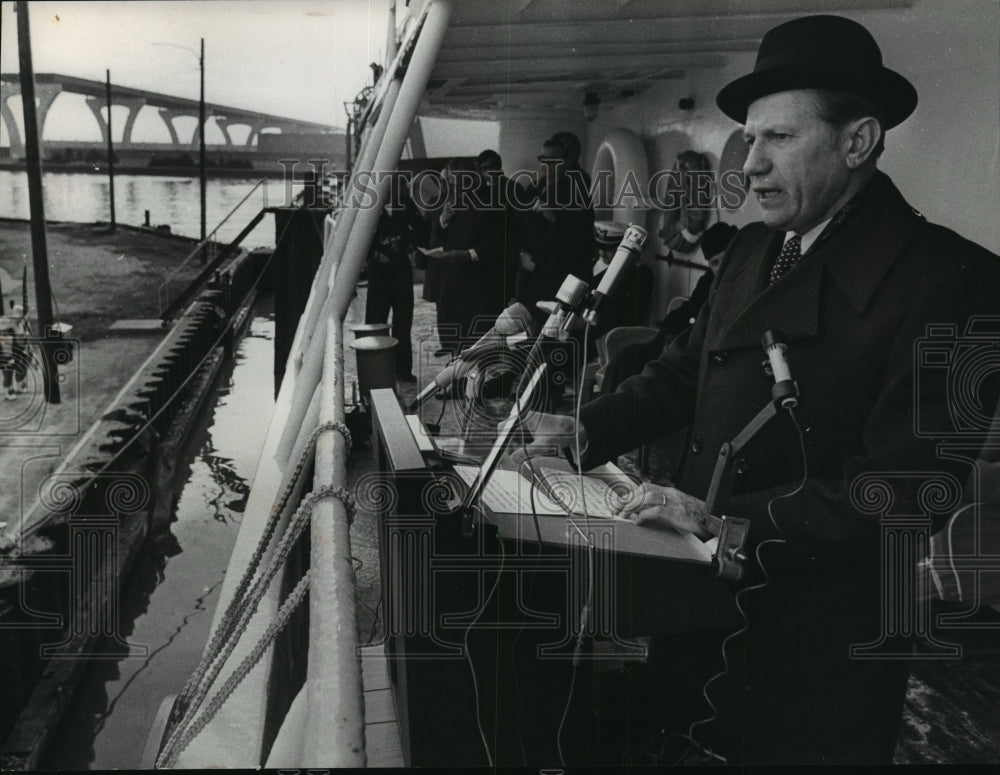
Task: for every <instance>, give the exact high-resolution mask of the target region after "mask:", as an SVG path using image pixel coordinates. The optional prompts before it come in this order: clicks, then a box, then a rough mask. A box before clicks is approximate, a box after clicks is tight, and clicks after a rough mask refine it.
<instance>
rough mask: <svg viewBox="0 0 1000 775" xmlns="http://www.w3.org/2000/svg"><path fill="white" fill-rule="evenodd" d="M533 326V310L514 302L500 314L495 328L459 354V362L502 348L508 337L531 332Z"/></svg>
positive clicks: (494, 325)
mask: <svg viewBox="0 0 1000 775" xmlns="http://www.w3.org/2000/svg"><path fill="white" fill-rule="evenodd" d="M533 324H534V321H533V319H532V316H531V310H529V309H528V308H527V307H525V306H524V305H523V304H521V302H514V303H513V304H511V305H510V306H509V307H507V309H505V310H504V311H503V312H501V313H500V315H499V316H498V317H497V319H496V322H495V323H494V324H493V328H491V329H490V330H489V331H487V332H486V333H485V334H483V335H482V336H481V337H480V338H479V341H478V342H476V343H475V344H474V345H471V346H469V347H467V348H465V349H464V350H462V352H460V353H459V354H458V357H459V360H463V361H465V360H469V359H475V358H478V357H479V356H481V355H482V354H483V353H485V352H489V351H490V350H494V349H496V348H497V347H501V346H502V345H503V343H504V339H505V338H506V337H508V336H513V335H514V334H520V333H523V332H525V331H531V328H532V325H533Z"/></svg>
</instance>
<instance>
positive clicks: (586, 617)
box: [556, 323, 596, 767]
mask: <svg viewBox="0 0 1000 775" xmlns="http://www.w3.org/2000/svg"><path fill="white" fill-rule="evenodd" d="M589 336H590V324H589V323H587V324H586V325H585V326H584V328H583V351H582V353H583V357H582V358H581V359H580V360H581V363H582V366H581V369H580V382H579V384H578V385H577V388H576V406H575V409H574V413H573V420H574V426H573V427H574V429H575V430H577V431H578V429H579V427H580V408H581V406H582V404H583V383H584V380H585V379H586V374H587V345H588V344H589ZM574 437H575V438H574V439H573V441H574V446H575V447H576V466H575V467H576V475H577V482H578V484H579V485H580V506H581V510H582V511H583V519H584V523H585V524H586V525H588V526H589V524H590V516H589V512H588V510H587V493H586V487H585V486H584V482H583V468H582V455H581V454H580V453H581V448H580V434H579V432H576V433H574ZM566 518H567V520H568V521H569V523H570V524H571V525H572V526H573V528H574V529H575V530H576V532H577V533H579V534H580V537H581V538H582V539H583V541H584V543H585V544H586V545H587V597H586V599H585V601H584V604H583V608H582V609H581V611H580V629H579V632H578V633H577V637H576V645H575V646H574V647H573V667H572V673H571V677H570V683H569V691H568V692H567V695H566V705H565V707H564V708H563V715H562V718H561V719H560V720H559V728H558V729H557V730H556V749H557V750H558V752H559V764H560V765H561V766H563V767H565V766H566V759H565V757H564V756H563V750H562V733H563V728H564V727H565V725H566V719H567V718H568V716H569V709H570V705H571V704H572V702H573V690H574V689H575V688H576V676H577V673H578V672H579V669H580V662H581V658H582V656H583V643H584V639H585V637H586V633H587V625H588V624H589V623H590V608H591V606H592V605H593V602H594V554H595V552H596V549H595V547H594V542H593V540H592V539H591V538H590V536H589V535H587V534H586V533H584V532H583V531H582V530H581V529H580V526H579V525H578V524H577V523H576V520H575V519H574V518H573V515H572V514H567V517H566ZM572 582H573V579H572V578H570V579H569V583H571V584H572Z"/></svg>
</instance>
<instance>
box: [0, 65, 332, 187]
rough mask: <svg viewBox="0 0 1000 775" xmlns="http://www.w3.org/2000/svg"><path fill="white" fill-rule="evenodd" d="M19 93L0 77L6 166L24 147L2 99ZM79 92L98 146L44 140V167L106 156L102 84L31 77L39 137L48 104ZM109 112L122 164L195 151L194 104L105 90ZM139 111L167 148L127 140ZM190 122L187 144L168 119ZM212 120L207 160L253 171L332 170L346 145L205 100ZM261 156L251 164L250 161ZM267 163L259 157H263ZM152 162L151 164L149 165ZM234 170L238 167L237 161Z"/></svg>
mask: <svg viewBox="0 0 1000 775" xmlns="http://www.w3.org/2000/svg"><path fill="white" fill-rule="evenodd" d="M20 93H21V86H20V81H19V76H18V75H17V74H16V73H13V74H12V73H3V74H0V116H2V119H3V122H4V125H5V127H6V129H7V132H8V137H9V138H10V158H11V159H12V160H14V161H20V160H23V159H24V157H25V149H24V141H23V139H22V138H21V132H20V129H19V128H18V125H17V122H16V120H15V117H14V112H13V111H12V110H11V108H10V106H9V105H8V100H10V99H11V98H12V97H16V96H18V95H20ZM64 93H65V94H82V95H84V96H85V97H86V98H87V99H86V104H87V106H88V107H89V108H90V110H91V112H92V113H93V115H94V120H95V121H96V122H97V125H98V127H99V128H100V131H101V140H102V141H101V142H100V143H97V142H93V143H91V142H76V141H70V142H67V141H45V142H44V156H45V158H46V160H47V161H50V162H51V161H55V162H57V163H58V162H69V163H71V162H74V161H76V162H81V161H84V162H85V161H88V160H93V159H96V158H97V156H98V155H99V154H101V153H106V148H107V142H108V121H107V118H106V116H105V113H103V112H102V109H106V107H107V86H106V84H105V83H104V82H103V81H95V80H91V79H89V78H77V77H75V76H71V75H63V74H61V73H36V74H35V96H36V100H37V102H38V124H39V136H40V137H42V138H44V132H45V120H46V118H47V116H48V113H49V111H50V109H51V108H52V104H53V102H55V100H56V98H57V97H58V96H59V95H60V94H64ZM111 104H112V106H121V107H124V108H125V109H126V110H127V111H128V114H127V116H126V118H125V123H124V127H123V130H122V137H121V140H119V141H116V142H115V144H114V147H115V152H116V154H122V155H123V156H124V161H125V163H126V164H129V163H132V164H133V165H135V166H145V165H149V164H150V162H151V161H153V160H154V159H156V158H157V155H159V156H160V157H161V158H162V159H171V158H174V159H177V158H184V152H186V151H191V150H193V149H197V148H198V145H199V137H198V119H199V102H198V100H193V99H188V98H186V97H177V96H174V95H171V94H162V93H159V92H152V91H147V90H145V89H135V88H131V87H128V86H118V85H115V84H112V88H111ZM144 108H151V109H154V110H157V111H158V113H159V116H160V118H161V119H162V120H163V123H164V124H165V125H166V127H167V131H168V132H169V134H170V142H169V143H144V142H138V143H137V142H134V141H133V139H132V131H133V128H134V126H135V121H136V118H137V117H138V116H139V112H140V111H141V110H143V109H144ZM182 117H188V118H194V120H195V129H194V131H193V132H192V136H191V138H190V140H186V139H182V138H181V136H180V134H179V133H178V131H177V126H176V125H175V123H174V120H175V119H177V118H182ZM210 120H214V122H215V125H216V126H217V127H218V128H219V130H220V131H221V132H222V136H223V138H224V143H216V144H211V145H209V147H208V150H209V152H210V154H212V155H213V156H215V157H216V158H217V159H227V160H232V159H236V160H239V162H241V163H242V164H243V165H244V166H251V165H253V166H257V164H258V163H259V162H265V161H266V162H270V164H271V166H274V165H276V164H277V159H278V158H298V159H302V160H305V159H326V160H328V161H329V162H330V163H331V164H332V165H333V166H334V167H338V166H341V165H338V162H340V161H342V160H343V157H344V153H345V149H346V145H345V142H346V141H345V139H344V130H342V129H337V128H335V127H333V126H332V125H329V124H320V123H315V122H312V121H301V120H298V119H293V118H286V117H284V116H275V115H271V114H268V113H260V112H257V111H252V110H245V109H243V108H236V107H232V106H228V105H220V104H217V103H213V102H206V103H205V122H206V124H207V123H208V122H209V121H210ZM234 126H246V127H248V128H249V132H248V134H247V136H246V140H245V141H244V142H242V143H235V142H234V141H233V137H232V135H231V134H230V128H231V127H234ZM257 156H260V157H261V158H260V159H258V160H256V161H251V160H254V157H257ZM265 157H267V158H265ZM154 163H155V162H154ZM235 166H239V163H237V164H236V165H235Z"/></svg>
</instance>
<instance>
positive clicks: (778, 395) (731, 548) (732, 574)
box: [705, 331, 799, 581]
mask: <svg viewBox="0 0 1000 775" xmlns="http://www.w3.org/2000/svg"><path fill="white" fill-rule="evenodd" d="M763 344H764V349H765V350H767V349H769V348H770V347H774V346H778V345H777V339H776V337H775V335H774V334H772V332H771V331H767V332H765V333H764V336H763ZM781 346H783V345H781ZM798 396H799V388H798V385H796V384H795V382H794V381H793V380H791V379H790V378H789V379H782V380H780V381H778V382H775V383H774V384H773V385H772V386H771V400H770V401H769V402H768V403H767V404H765V405H764V407H763V408H762V409H761V410H760V411H759V412H757V415H756V416H755V417H754V418H753V419H752V420H750V422H748V423H747V424H746V426H745V427H744V428H743V430H741V431H740V432H739V433H738V434H736V436H735V437H733V440H732V441H728V442H725V443H724V444H723V445H722V447H720V449H719V455H718V457H717V458H716V459H715V470H714V471H713V472H712V481H711V483H710V484H709V485H708V495H707V496H706V497H705V527H706V528H707V529H708V530H709V532H711V533H712V534H713V535H716V536H718V537H719V545H718V547H717V548H716V550H715V562H716V566H717V575H718V576H721V577H723V578H726V579H731V580H733V581H736V580H739V579H740V578H742V577H743V563H744V562H745V561H746V554H745V553H744V549H745V547H746V542H747V536H748V534H749V532H750V521H749V520H747V519H743V518H740V517H729V516H726V515H724V514H723V515H721V516H719V514H720V512H723V511H725V510H726V508H727V507H728V504H729V496H730V494H731V492H732V488H733V466H734V464H735V460H736V457H737V456H738V455H739V454H740V452H742V451H743V448H744V447H745V446H746V445H747V444H749V443H750V441H751V439H753V437H754V436H756V435H757V434H758V433H759V432H760V431H761V430H762V429H763V428H764V426H765V425H767V424H768V423H769V422H770V421H771V420H772V419H773V418H774V417H775V416H776V415H777V414H778V408H779V407H780V408H785V409H789V410H790V409H792V408H793V407H794V406H795V405H796V404H797V403H798Z"/></svg>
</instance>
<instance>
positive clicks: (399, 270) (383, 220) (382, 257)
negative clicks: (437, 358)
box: [365, 187, 426, 382]
mask: <svg viewBox="0 0 1000 775" xmlns="http://www.w3.org/2000/svg"><path fill="white" fill-rule="evenodd" d="M398 204H399V206H398V207H394V206H393V205H392V198H390V204H388V205H386V207H385V209H384V210H383V211H382V215H381V216H380V217H379V220H378V225H377V226H376V228H375V236H374V238H373V240H372V247H371V250H370V251H369V254H368V263H367V265H366V272H367V275H368V298H367V300H366V303H365V322H366V323H387V322H388V321H389V313H390V312H391V313H392V336H393V337H394V338H395V339H396V340H397V342H398V343H397V344H396V349H395V353H394V357H395V361H396V379H397V380H399V381H400V382H416V381H417V378H416V376H414V374H413V344H412V342H411V341H410V329H411V328H412V326H413V268H412V266H411V264H410V254H411V253H413V252H414V249H415V248H416V246H417V245H420V244H423V243H424V242H425V240H426V223H425V222H424V220H423V219H422V218H421V217H420V215H419V213H418V212H417V209H416V206H415V205H414V204H413V201H412V200H411V198H410V196H409V193H408V192H407V191H406V189H405V187H404V188H403V189H401V190H400V191H399V196H398Z"/></svg>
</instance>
